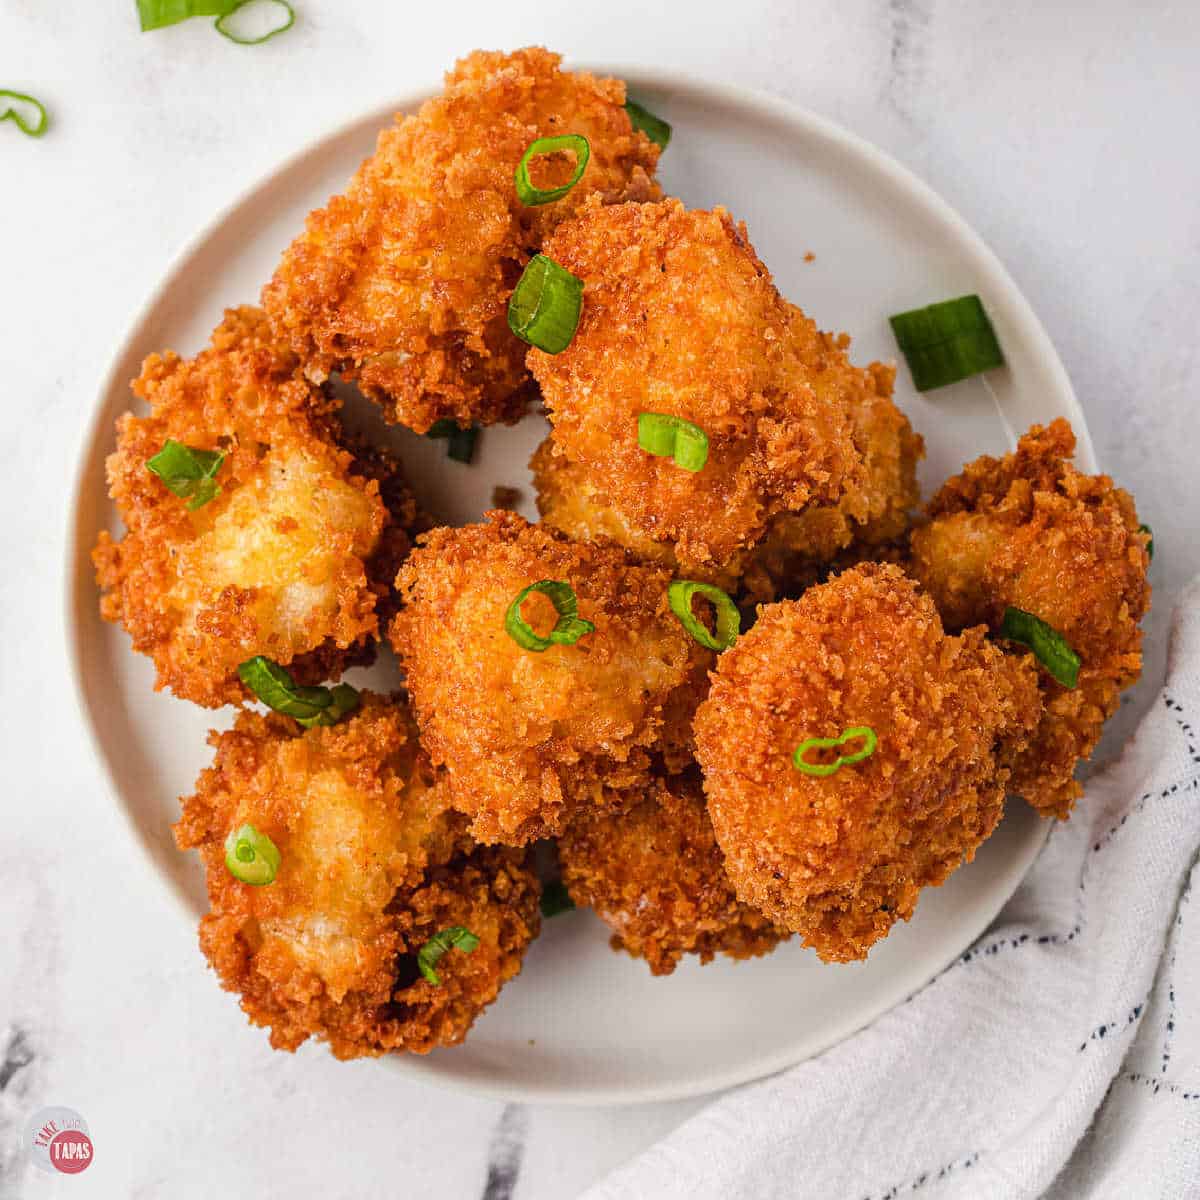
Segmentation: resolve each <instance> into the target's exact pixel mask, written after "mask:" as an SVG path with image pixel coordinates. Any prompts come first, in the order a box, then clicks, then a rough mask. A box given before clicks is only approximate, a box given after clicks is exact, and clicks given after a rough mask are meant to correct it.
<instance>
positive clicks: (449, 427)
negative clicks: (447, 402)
mask: <svg viewBox="0 0 1200 1200" xmlns="http://www.w3.org/2000/svg"><path fill="white" fill-rule="evenodd" d="M457 428H458V422H457V421H456V420H455V419H454V418H453V417H442V419H441V420H440V421H434V423H433V424H432V425H430V427H429V428H428V429H427V430H425V436H426V437H427V438H448V437H449V436H450V435H451V434H452V433H453V432H454V431H455V430H456V429H457Z"/></svg>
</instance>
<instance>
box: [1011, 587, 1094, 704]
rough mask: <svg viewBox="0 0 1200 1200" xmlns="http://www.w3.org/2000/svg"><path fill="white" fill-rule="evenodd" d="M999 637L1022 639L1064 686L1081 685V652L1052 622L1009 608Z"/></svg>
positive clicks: (1022, 610)
mask: <svg viewBox="0 0 1200 1200" xmlns="http://www.w3.org/2000/svg"><path fill="white" fill-rule="evenodd" d="M1000 636H1001V637H1002V638H1008V639H1009V641H1012V642H1020V643H1021V645H1022V646H1028V647H1029V649H1030V650H1032V651H1033V656H1034V658H1036V659H1037V660H1038V662H1040V663H1041V664H1042V666H1043V667H1045V668H1046V670H1047V671H1049V673H1050V674H1051V675H1052V676H1053V677H1054V679H1056V680H1057V681H1058V682H1059V683H1061V684H1062V686H1063V687H1065V688H1074V687H1076V686H1078V684H1079V665H1080V664H1079V655H1078V654H1076V653H1075V651H1074V650H1072V649H1071V647H1070V646H1069V645H1068V644H1067V639H1066V638H1064V637H1063V635H1062V634H1061V633H1059V632H1058V630H1057V629H1055V628H1054V627H1053V626H1052V625H1047V624H1046V622H1045V621H1043V620H1042V619H1041V618H1040V617H1035V616H1034V615H1033V613H1031V612H1026V611H1025V610H1024V609H1023V608H1012V607H1011V606H1010V607H1009V608H1006V609H1005V610H1004V619H1003V620H1002V621H1001V622H1000Z"/></svg>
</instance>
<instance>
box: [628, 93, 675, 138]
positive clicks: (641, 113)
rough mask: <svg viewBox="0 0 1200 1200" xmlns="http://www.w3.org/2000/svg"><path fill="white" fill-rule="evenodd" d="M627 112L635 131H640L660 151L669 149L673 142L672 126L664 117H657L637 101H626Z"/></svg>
mask: <svg viewBox="0 0 1200 1200" xmlns="http://www.w3.org/2000/svg"><path fill="white" fill-rule="evenodd" d="M625 111H626V112H627V113H628V114H629V123H630V124H631V125H632V126H633V127H634V129H640V130H641V131H642V132H643V133H644V134H645V135H646V136H647V137H648V138H649V139H650V140H651V141H652V142H653V143H654V144H655V145H656V146H657V147H658V148H659V149H660V150H665V149H666V148H667V143H668V142H669V141H670V140H671V126H670V125H668V124H667V122H666V121H664V120H663V119H662V117H656V116H655V115H654V114H653V113H652V112H651V111H650V110H649V109H648V108H643V107H642V106H641V105H640V104H639V103H638V102H637V101H636V100H626V101H625Z"/></svg>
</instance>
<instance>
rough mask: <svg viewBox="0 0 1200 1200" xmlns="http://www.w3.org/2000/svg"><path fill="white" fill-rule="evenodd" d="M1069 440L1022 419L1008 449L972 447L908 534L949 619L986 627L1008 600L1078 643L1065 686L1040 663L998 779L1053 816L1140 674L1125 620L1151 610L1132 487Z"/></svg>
mask: <svg viewBox="0 0 1200 1200" xmlns="http://www.w3.org/2000/svg"><path fill="white" fill-rule="evenodd" d="M1074 451H1075V435H1074V433H1072V431H1071V426H1070V425H1069V424H1068V423H1067V422H1066V421H1064V420H1062V419H1061V418H1060V419H1059V420H1056V421H1053V422H1051V423H1050V425H1049V426H1047V427H1045V428H1043V427H1042V426H1040V425H1035V426H1034V427H1033V428H1032V429H1030V431H1029V432H1028V433H1027V434H1026V435H1025V436H1024V437H1023V438H1021V440H1020V442H1019V443H1018V445H1017V450H1016V453H1014V454H1009V455H1006V456H1005V457H1004V458H1000V459H996V458H989V457H987V456H986V455H985V456H984V457H982V458H979V459H976V460H975V461H974V462H973V463H969V464H968V465H967V466H966V467H965V468H964V469H963V472H962V474H961V475H957V476H955V477H954V478H953V479H950V480H949V481H948V482H947V483H946V484H945V485H943V487H942V489H941V491H939V492H938V493H937V495H936V496H934V498H933V499H932V500H931V501H930V503H929V508H928V512H929V517H930V520H929V523H928V524H927V525H925V526H923V527H921V528H919V529H916V530H914V532H913V535H912V570H913V572H914V574H915V575H916V576H917V578H919V579H920V580H921V582H922V583H923V584H924V586H925V587H926V588H927V589H928V591H929V594H930V595H931V596H932V597H933V599H934V602H935V603H936V604H937V605H938V608H939V610H940V611H941V613H942V617H943V619H944V620H945V622H946V624H947V626H948V627H949V628H951V629H957V628H961V627H962V626H964V625H973V624H976V623H979V622H983V623H985V624H986V625H988V626H989V628H990V629H991V630H992V631H993V633H996V632H997V631H998V630H999V628H1000V623H1001V621H1002V620H1003V618H1004V611H1005V609H1006V608H1007V607H1008V606H1010V605H1011V606H1013V607H1015V608H1021V609H1024V610H1025V611H1026V612H1030V613H1032V614H1033V615H1034V616H1035V617H1038V618H1039V619H1041V620H1042V621H1045V622H1046V623H1047V624H1048V625H1050V626H1052V627H1053V628H1054V629H1055V630H1057V632H1058V633H1060V634H1061V635H1062V636H1063V637H1064V638H1065V639H1066V640H1067V642H1068V644H1069V645H1070V646H1071V648H1072V649H1073V650H1074V651H1075V653H1076V654H1078V655H1079V658H1080V660H1081V664H1080V670H1079V683H1078V686H1077V687H1076V688H1074V689H1071V690H1068V689H1067V688H1064V687H1063V686H1061V685H1060V684H1058V683H1056V682H1055V680H1054V679H1053V678H1052V677H1051V676H1050V675H1049V674H1048V673H1047V672H1045V671H1040V672H1039V679H1040V681H1041V686H1042V693H1043V696H1044V699H1045V705H1046V709H1045V715H1044V716H1043V718H1042V722H1041V725H1040V726H1039V727H1038V731H1037V736H1036V737H1035V739H1034V741H1033V743H1032V744H1031V745H1030V747H1029V748H1028V750H1027V751H1026V752H1025V753H1024V754H1022V755H1020V756H1019V757H1018V759H1017V760H1016V762H1015V764H1014V771H1013V778H1012V781H1011V785H1010V786H1011V788H1012V790H1013V791H1014V792H1016V793H1017V794H1019V795H1021V796H1024V797H1025V799H1026V800H1028V801H1029V803H1030V804H1032V805H1033V806H1034V808H1036V809H1037V810H1038V811H1039V812H1041V813H1042V814H1044V815H1045V816H1056V817H1060V818H1065V817H1066V816H1067V815H1068V814H1069V812H1070V810H1071V807H1072V805H1073V804H1074V802H1075V800H1076V798H1077V797H1078V796H1079V795H1080V794H1081V792H1082V788H1081V787H1080V785H1079V784H1078V783H1077V782H1076V780H1075V778H1074V773H1075V767H1076V764H1077V763H1078V762H1079V760H1080V759H1085V758H1088V757H1089V756H1090V755H1091V753H1092V751H1093V750H1094V749H1095V747H1096V743H1097V742H1098V741H1099V739H1100V734H1101V732H1102V731H1103V727H1104V722H1105V721H1106V720H1107V719H1108V718H1109V717H1110V716H1112V714H1113V713H1114V712H1115V711H1116V710H1117V706H1118V704H1119V702H1120V699H1119V698H1120V693H1121V692H1122V691H1123V690H1124V689H1125V688H1127V687H1131V686H1132V685H1133V684H1134V683H1135V682H1136V681H1137V679H1138V676H1139V675H1140V674H1141V670H1142V631H1141V629H1140V628H1139V627H1138V623H1139V622H1140V621H1141V619H1142V617H1144V616H1145V614H1146V612H1147V611H1148V610H1149V608H1150V585H1149V583H1148V582H1147V580H1146V572H1147V570H1148V568H1149V565H1150V558H1149V555H1148V554H1147V552H1146V545H1147V542H1148V541H1149V535H1148V534H1146V533H1144V532H1142V531H1141V530H1140V528H1139V526H1138V517H1137V511H1136V509H1135V508H1134V503H1133V498H1132V497H1131V496H1130V495H1129V493H1128V492H1125V491H1123V490H1122V489H1121V488H1118V487H1114V486H1113V482H1112V480H1111V479H1110V478H1109V477H1108V476H1107V475H1084V474H1081V473H1080V472H1079V471H1077V470H1076V469H1075V468H1074V467H1073V466H1072V465H1071V463H1070V462H1069V461H1068V460H1069V459H1070V457H1071V455H1072V454H1073V453H1074ZM1003 644H1004V645H1005V646H1006V648H1007V649H1009V650H1011V651H1013V652H1014V653H1021V652H1022V651H1021V647H1020V646H1018V645H1017V644H1016V643H1013V642H1007V643H1003Z"/></svg>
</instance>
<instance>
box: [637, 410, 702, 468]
mask: <svg viewBox="0 0 1200 1200" xmlns="http://www.w3.org/2000/svg"><path fill="white" fill-rule="evenodd" d="M637 423H638V445H639V446H640V447H641V448H642V449H643V450H645V451H646V453H647V454H653V455H654V456H655V457H656V458H673V459H674V460H675V465H676V466H677V467H682V468H683V469H684V470H685V471H699V470H700V469H701V468H702V467H703V466H704V464H705V463H706V462H708V434H706V433H705V432H704V430H703V429H701V428H700V426H699V425H693V424H692V422H691V421H685V420H684V419H683V417H675V416H672V415H671V414H670V413H653V412H641V413H638V419H637Z"/></svg>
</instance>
